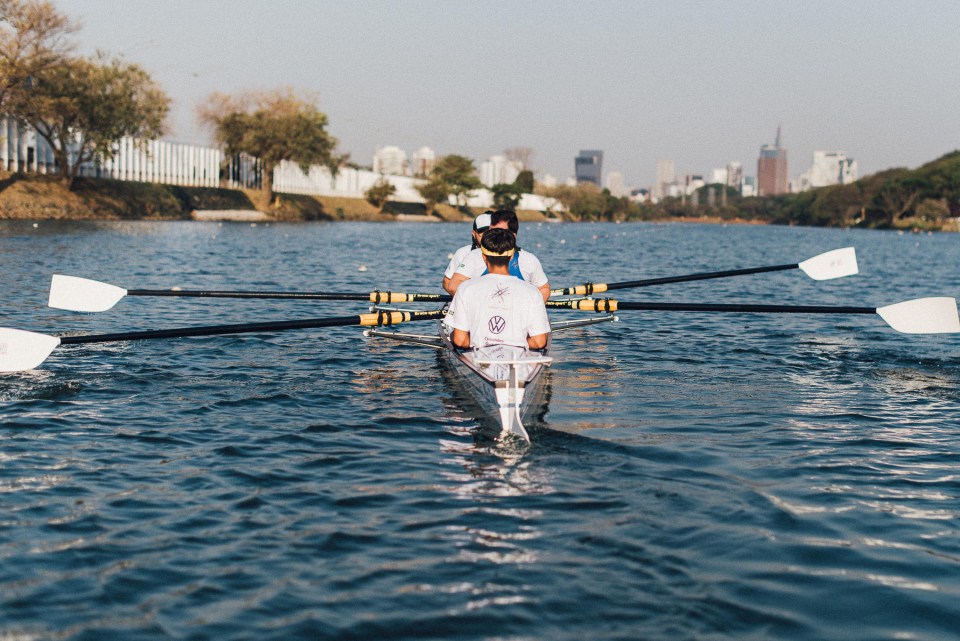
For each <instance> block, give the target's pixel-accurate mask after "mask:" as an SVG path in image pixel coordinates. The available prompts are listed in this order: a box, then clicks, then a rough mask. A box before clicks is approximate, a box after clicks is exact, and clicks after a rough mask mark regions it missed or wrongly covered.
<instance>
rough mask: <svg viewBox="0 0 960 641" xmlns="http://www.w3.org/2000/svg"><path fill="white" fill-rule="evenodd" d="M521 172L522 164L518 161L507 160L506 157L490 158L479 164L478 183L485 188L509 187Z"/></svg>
mask: <svg viewBox="0 0 960 641" xmlns="http://www.w3.org/2000/svg"><path fill="white" fill-rule="evenodd" d="M521 171H523V163H521V162H520V161H518V160H507V158H506V156H499V155H497V156H490V157H489V158H487V160H485V161H484V162H482V163H480V182H482V183H483V184H484V185H486V186H487V187H493V186H494V185H499V184H506V185H509V184H510V183H513V182H515V181H516V180H517V176H519V175H520V172H521Z"/></svg>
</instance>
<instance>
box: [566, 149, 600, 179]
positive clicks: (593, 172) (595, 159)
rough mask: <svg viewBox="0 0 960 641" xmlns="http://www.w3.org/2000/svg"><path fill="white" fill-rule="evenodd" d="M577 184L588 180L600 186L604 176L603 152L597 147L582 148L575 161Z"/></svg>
mask: <svg viewBox="0 0 960 641" xmlns="http://www.w3.org/2000/svg"><path fill="white" fill-rule="evenodd" d="M573 165H574V169H575V171H574V175H576V177H577V184H580V183H584V182H588V183H593V184H594V185H596V186H597V187H600V186H601V185H602V184H603V183H602V180H601V178H602V176H603V152H602V151H600V150H597V149H586V150H581V151H580V155H579V156H577V157H576V158H575V159H574V161H573Z"/></svg>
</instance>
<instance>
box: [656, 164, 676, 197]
mask: <svg viewBox="0 0 960 641" xmlns="http://www.w3.org/2000/svg"><path fill="white" fill-rule="evenodd" d="M675 182H677V167H676V165H675V164H674V162H673V161H672V160H658V161H657V180H656V182H655V183H653V197H654V199H656V200H660V199H661V198H663V197H664V196H669V195H670V185H672V184H674V183H675Z"/></svg>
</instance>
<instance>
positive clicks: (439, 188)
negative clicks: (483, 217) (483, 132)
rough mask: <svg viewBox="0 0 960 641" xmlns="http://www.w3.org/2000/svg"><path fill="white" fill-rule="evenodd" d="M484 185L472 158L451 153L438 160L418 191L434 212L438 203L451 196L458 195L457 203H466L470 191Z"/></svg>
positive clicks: (461, 204)
mask: <svg viewBox="0 0 960 641" xmlns="http://www.w3.org/2000/svg"><path fill="white" fill-rule="evenodd" d="M482 186H483V183H481V182H480V179H479V178H477V170H476V168H475V167H474V166H473V161H472V160H470V159H469V158H465V157H464V156H457V155H450V156H444V157H443V158H441V159H440V160H438V161H437V164H436V165H434V166H433V169H431V170H430V175H429V176H428V177H427V182H426V183H424V184H422V185H419V186H418V187H417V191H418V192H420V195H421V196H423V199H424V200H426V201H427V209H428V210H429V211H430V212H433V209H434V207H436V205H437V203H440V202H444V201H446V200H447V199H448V198H449V197H450V196H456V197H457V205H460V206H463V205H465V204H466V202H465V199H466V198H467V197H469V196H470V192H471V191H473V190H474V189H479V188H480V187H482Z"/></svg>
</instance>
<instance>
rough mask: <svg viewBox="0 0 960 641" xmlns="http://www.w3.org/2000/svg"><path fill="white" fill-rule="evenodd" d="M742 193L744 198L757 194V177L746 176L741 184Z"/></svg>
mask: <svg viewBox="0 0 960 641" xmlns="http://www.w3.org/2000/svg"><path fill="white" fill-rule="evenodd" d="M740 195H741V196H743V197H744V198H749V197H751V196H756V195H757V177H756V176H744V177H743V183H742V184H741V186H740Z"/></svg>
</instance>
